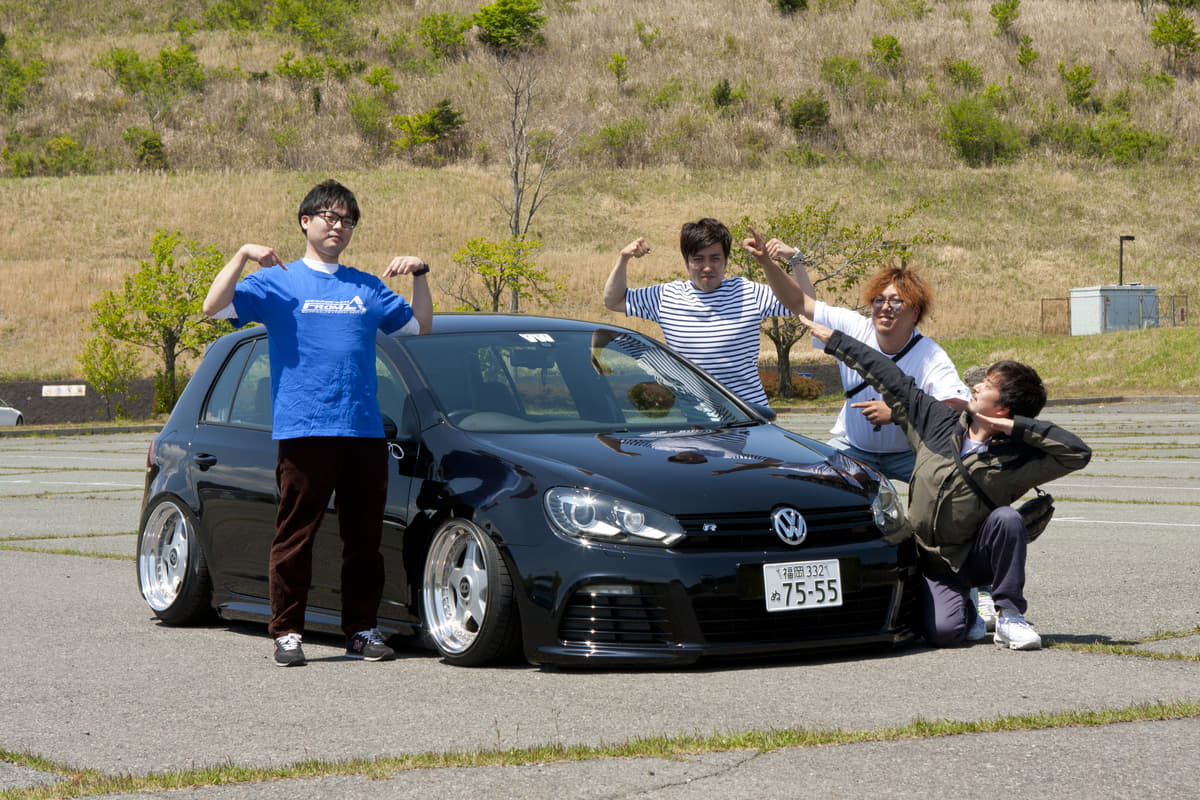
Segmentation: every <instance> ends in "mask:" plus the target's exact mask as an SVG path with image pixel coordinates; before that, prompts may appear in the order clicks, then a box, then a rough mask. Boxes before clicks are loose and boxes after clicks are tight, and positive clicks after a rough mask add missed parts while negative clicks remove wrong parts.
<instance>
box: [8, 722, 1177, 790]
mask: <svg viewBox="0 0 1200 800" xmlns="http://www.w3.org/2000/svg"><path fill="white" fill-rule="evenodd" d="M1197 717H1200V703H1197V702H1174V703H1148V704H1139V705H1135V706H1129V707H1127V708H1118V709H1106V710H1101V711H1060V712H1043V713H1038V714H1023V715H1017V716H1004V717H996V718H994V719H990V720H980V721H976V722H961V721H954V720H925V719H920V718H918V719H917V720H915V721H914V722H911V723H909V724H907V725H901V726H898V727H892V728H882V729H877V730H867V731H848V730H843V729H840V728H834V729H828V730H826V729H809V728H788V729H783V730H769V731H741V732H734V733H724V734H713V735H712V736H654V737H644V738H643V737H639V738H635V739H631V740H629V741H628V742H625V743H623V744H615V745H560V744H551V745H540V746H535V747H521V748H510V749H505V750H483V751H479V752H475V753H461V752H450V753H415V754H412V755H404V756H389V757H384V758H373V759H352V760H349V761H341V762H330V761H321V760H310V761H302V762H299V763H296V764H292V765H288V766H282V767H269V768H268V767H240V766H236V765H223V766H217V767H206V768H202V769H195V770H182V771H178V772H164V773H150V774H147V775H143V776H134V775H115V776H114V775H105V774H103V773H101V772H99V771H97V770H93V769H78V768H75V767H71V766H64V765H59V764H54V763H52V762H50V761H48V760H47V759H44V758H41V757H39V756H34V755H27V754H23V753H13V752H9V751H6V750H0V760H3V761H8V762H10V763H13V764H17V765H19V766H24V767H29V768H31V769H36V770H40V771H43V772H50V773H54V774H57V775H61V776H62V778H63V780H61V781H59V782H57V783H54V784H49V785H42V786H34V787H29V788H23V789H6V790H4V791H0V800H51V799H52V798H67V797H87V796H94V795H102V794H118V793H132V792H138V793H141V792H152V791H167V790H170V789H184V788H196V787H203V786H218V785H221V786H227V785H231V784H245V783H258V782H264V781H275V780H296V779H305V778H308V779H312V778H323V777H334V776H347V775H361V776H364V777H368V778H387V777H389V776H391V775H394V774H396V773H400V772H405V771H408V770H415V769H441V768H446V767H459V768H462V767H495V766H516V765H520V764H530V763H549V762H559V763H561V762H571V761H589V760H594V759H610V758H662V759H675V758H682V757H686V756H692V755H699V754H703V753H716V752H729V751H736V750H759V751H764V752H765V751H770V750H777V749H780V748H785V747H823V746H829V745H842V744H863V743H869V742H889V741H900V740H910V739H926V738H932V737H940V736H959V735H963V734H971V733H1003V732H1011V731H1030V730H1046V729H1052V728H1074V727H1095V726H1100V725H1111V724H1114V723H1120V722H1154V721H1163V720H1171V719H1194V718H1197Z"/></svg>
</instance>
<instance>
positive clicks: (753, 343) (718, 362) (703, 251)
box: [604, 217, 791, 406]
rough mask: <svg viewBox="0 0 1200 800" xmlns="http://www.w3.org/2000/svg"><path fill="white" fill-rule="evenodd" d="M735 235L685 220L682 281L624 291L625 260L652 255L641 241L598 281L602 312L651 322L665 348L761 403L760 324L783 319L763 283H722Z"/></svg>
mask: <svg viewBox="0 0 1200 800" xmlns="http://www.w3.org/2000/svg"><path fill="white" fill-rule="evenodd" d="M732 240H733V237H732V236H731V234H730V233H729V229H728V228H727V227H725V225H724V224H723V223H721V222H720V221H719V220H715V219H712V218H711V217H706V218H704V219H702V220H700V221H698V222H688V223H685V224H684V226H683V229H682V230H681V231H680V234H679V250H680V252H681V253H682V254H683V264H684V267H686V268H687V274H688V280H686V281H682V280H680V281H672V282H670V283H659V284H655V285H654V286H648V287H646V288H644V289H630V288H628V278H627V267H628V265H629V259H631V258H641V257H642V256H644V255H646V254H647V253H649V252H650V245H649V244H648V243H647V242H646V240H645V239H644V238H637V239H635V240H633V241H632V242H630V243H629V244H628V245H626V246H625V248H624V249H623V250H621V254H620V255H619V256H618V257H617V263H616V264H615V265H614V266H613V269H612V272H611V273H609V276H608V281H607V282H606V283H605V284H604V307H605V308H607V309H609V310H610V311H621V312H624V314H625V315H626V316H628V317H641V318H642V319H649V320H653V321H655V322H657V323H658V325H659V327H660V328H662V332H663V337H664V338H665V339H666V340H667V344H668V345H670V346H671V348H672V349H673V350H675V351H676V352H677V353H679V354H680V355H682V356H684V357H685V358H688V359H690V360H691V361H693V362H695V363H696V364H697V365H698V366H700V367H701V368H702V369H704V370H705V371H707V372H708V373H709V374H711V375H712V376H713V377H714V378H716V379H717V380H718V381H720V382H721V383H722V384H724V386H725V387H726V388H727V389H729V390H730V391H731V392H733V393H734V394H736V395H737V396H738V397H740V398H742V400H744V401H745V402H747V403H755V404H757V405H760V406H765V405H767V395H766V392H765V391H763V386H762V379H761V378H759V376H758V350H759V348H758V344H759V323H760V322H762V320H764V319H766V318H767V317H781V316H787V315H789V314H790V313H791V312H790V311H788V309H787V308H785V307H784V306H783V304H782V303H780V302H779V301H778V300H777V299H775V295H774V294H772V293H771V289H770V287H768V286H764V285H763V284H761V283H754V282H753V281H749V280H747V279H745V278H726V277H725V267H726V265H727V264H728V262H729V248H730V245H731V243H732Z"/></svg>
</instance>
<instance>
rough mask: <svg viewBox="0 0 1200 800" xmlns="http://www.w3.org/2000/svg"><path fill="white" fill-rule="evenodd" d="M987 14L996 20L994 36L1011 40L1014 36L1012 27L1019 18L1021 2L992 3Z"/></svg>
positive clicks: (999, 0)
mask: <svg viewBox="0 0 1200 800" xmlns="http://www.w3.org/2000/svg"><path fill="white" fill-rule="evenodd" d="M988 13H989V14H991V15H992V19H994V20H996V35H997V36H999V37H1003V38H1009V39H1012V38H1013V37H1015V36H1016V32H1015V31H1013V25H1014V24H1015V23H1016V21H1017V19H1018V18H1019V17H1020V16H1021V0H998V1H997V2H995V3H992V6H991V8H989V9H988Z"/></svg>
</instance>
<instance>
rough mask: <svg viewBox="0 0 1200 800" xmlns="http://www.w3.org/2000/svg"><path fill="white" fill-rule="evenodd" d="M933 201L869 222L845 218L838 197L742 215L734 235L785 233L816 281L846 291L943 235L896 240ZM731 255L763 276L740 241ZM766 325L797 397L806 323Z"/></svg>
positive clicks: (783, 379)
mask: <svg viewBox="0 0 1200 800" xmlns="http://www.w3.org/2000/svg"><path fill="white" fill-rule="evenodd" d="M929 205H930V202H929V201H927V200H926V201H921V202H918V203H915V204H914V205H911V206H909V207H908V208H906V209H904V210H903V211H901V212H900V213H899V214H894V215H891V216H888V217H887V218H886V219H885V220H884V222H883V223H882V224H879V225H874V226H865V225H862V224H860V223H852V224H846V223H844V222H842V220H841V213H842V212H841V208H840V207H839V206H838V204H837V203H836V202H834V203H830V204H829V205H827V206H821V205H818V204H817V203H812V204H810V205H808V206H806V207H804V208H802V209H799V210H795V211H780V212H778V213H777V214H775V215H774V216H770V217H767V218H766V219H765V220H762V221H761V223H755V222H752V221H751V220H750V218H749V217H743V218H742V221H741V222H740V223H739V224H738V225H737V226H736V227H735V230H734V236H735V238H737V239H739V240H740V239H741V238H743V237H745V236H746V235H748V233H749V229H750V228H751V227H753V228H754V229H755V230H756V231H758V233H759V234H760V235H761V236H762V237H763V239H764V241H765V240H767V239H771V238H779V239H782V240H783V241H785V242H787V243H788V244H790V245H791V246H792V247H795V248H797V249H798V250H799V251H800V252H801V253H803V254H804V267H805V269H807V270H808V276H809V278H810V279H811V280H812V282H813V286H814V287H816V286H822V285H824V286H826V287H827V288H828V289H830V290H832V291H834V292H844V291H846V290H848V289H852V288H853V287H855V286H857V285H858V282H859V281H860V280H862V278H863V277H865V276H866V275H867V274H869V273H871V272H874V271H875V270H876V269H878V268H879V267H880V266H882V265H883V263H884V261H885V260H887V259H888V258H892V257H899V258H901V259H905V258H907V257H908V256H909V254H910V253H911V250H912V248H913V247H916V246H918V245H922V244H928V243H930V242H934V241H937V240H939V239H942V238H944V235H943V234H939V233H936V232H934V231H929V230H927V231H921V232H918V233H913V234H908V235H906V236H905V238H904V240H903V241H902V242H896V241H894V238H895V237H896V233H897V231H898V229H900V228H901V226H904V225H906V224H907V223H908V221H909V220H910V219H911V218H912V216H913V215H914V214H916V213H917V212H918V211H920V210H922V209H924V208H927V207H928V206H929ZM730 260H731V261H732V262H733V263H734V264H735V265H736V266H737V267H738V268H739V269H740V270H741V273H742V274H743V275H745V276H746V277H747V278H749V279H750V280H754V281H762V280H763V274H762V267H761V266H759V264H758V262H757V261H755V260H754V259H753V258H751V257H750V256H749V255H748V254H747V253H746V252H745V251H744V250H742V249H741V248H740V247H738V248H734V249H733V250H732V251H731V252H730ZM761 329H762V332H763V334H764V335H765V336H766V337H767V338H768V339H770V340H771V342H772V344H774V345H775V355H776V359H777V360H778V362H779V396H780V397H785V398H787V397H792V395H793V388H792V378H791V364H792V358H791V349H792V345H794V344H795V343H796V342H798V341H799V340H800V338H801V337H802V336H803V335H804V334H805V332H806V331H807V329H806V328H805V327H804V326H803V325H801V324H800V323H799V322H798V321H797V320H796V318H795V317H772V318H770V319H768V320H766V321H765V322H763V324H762V328H761Z"/></svg>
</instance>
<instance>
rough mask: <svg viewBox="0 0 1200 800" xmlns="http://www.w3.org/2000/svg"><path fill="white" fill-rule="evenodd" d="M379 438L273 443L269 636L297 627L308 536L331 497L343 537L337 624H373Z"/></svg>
mask: <svg viewBox="0 0 1200 800" xmlns="http://www.w3.org/2000/svg"><path fill="white" fill-rule="evenodd" d="M387 465H388V455H387V444H386V442H385V441H384V440H383V439H356V438H351V437H331V436H314V437H309V438H302V439H282V440H280V441H279V459H278V461H277V462H276V465H275V480H276V483H277V484H278V486H279V513H278V514H277V515H276V517H275V540H274V541H273V542H272V543H271V561H270V566H269V571H268V575H269V579H270V591H271V623H270V625H269V626H268V628H267V630H268V631H269V632H270V633H271V635H272V636H282V635H283V634H285V633H301V632H303V630H304V610H305V607H306V606H307V605H308V588H309V586H310V585H311V584H312V572H313V569H312V560H313V542H314V540H315V539H316V535H317V530H318V528H320V526H321V520H322V519H324V517H325V509H326V508H327V507H328V506H329V500H330V497H331V496H333V497H334V498H335V499H334V508H335V510H336V511H337V517H338V529H339V532H340V533H341V538H342V575H341V579H342V582H341V588H342V630H343V632H345V634H346V635H347V636H352V635H354V634H355V633H357V632H358V631H362V630H367V629H368V628H374V627H375V622H376V615H377V614H378V613H379V602H380V600H381V599H382V597H383V556H382V555H381V554H380V552H379V543H380V539H381V538H382V536H383V508H384V504H385V503H386V501H387Z"/></svg>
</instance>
